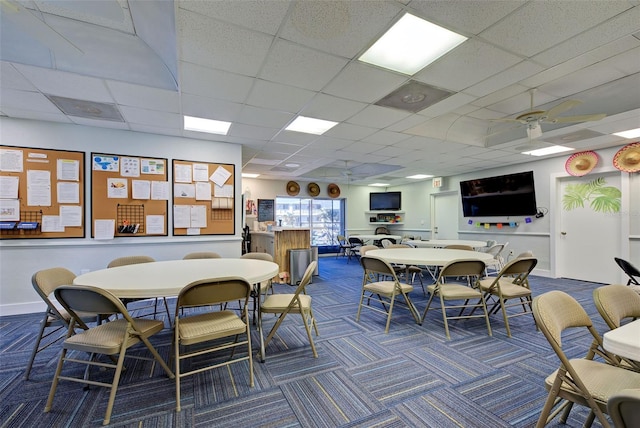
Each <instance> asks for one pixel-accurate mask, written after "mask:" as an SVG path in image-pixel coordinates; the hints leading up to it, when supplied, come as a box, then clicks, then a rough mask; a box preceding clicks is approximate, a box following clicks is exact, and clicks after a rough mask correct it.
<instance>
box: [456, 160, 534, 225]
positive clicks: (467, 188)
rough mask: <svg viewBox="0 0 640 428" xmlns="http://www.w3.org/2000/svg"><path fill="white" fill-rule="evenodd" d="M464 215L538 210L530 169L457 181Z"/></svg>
mask: <svg viewBox="0 0 640 428" xmlns="http://www.w3.org/2000/svg"><path fill="white" fill-rule="evenodd" d="M460 195H461V196H462V212H463V214H464V216H465V217H498V216H505V217H508V216H526V215H535V214H536V213H537V212H538V206H537V205H536V192H535V187H534V185H533V171H528V172H520V173H517V174H508V175H500V176H496V177H488V178H480V179H477V180H467V181H461V182H460Z"/></svg>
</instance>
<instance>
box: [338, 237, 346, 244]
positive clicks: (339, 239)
mask: <svg viewBox="0 0 640 428" xmlns="http://www.w3.org/2000/svg"><path fill="white" fill-rule="evenodd" d="M336 241H338V244H344V243H346V242H347V238H346V237H345V236H344V235H338V236H336Z"/></svg>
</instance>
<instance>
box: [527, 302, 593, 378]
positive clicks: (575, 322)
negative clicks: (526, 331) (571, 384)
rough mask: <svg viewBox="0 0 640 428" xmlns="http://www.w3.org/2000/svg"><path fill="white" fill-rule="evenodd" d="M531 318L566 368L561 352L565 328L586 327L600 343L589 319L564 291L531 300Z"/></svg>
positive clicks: (566, 362)
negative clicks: (532, 317)
mask: <svg viewBox="0 0 640 428" xmlns="http://www.w3.org/2000/svg"><path fill="white" fill-rule="evenodd" d="M533 316H534V319H535V320H536V324H537V325H538V328H539V329H540V331H542V333H543V334H544V335H545V337H546V338H547V341H548V342H549V344H550V345H551V347H552V348H553V350H554V351H555V353H556V354H557V355H558V357H559V358H560V361H562V363H563V364H564V365H565V367H567V364H568V363H569V360H568V359H567V357H566V356H565V354H564V352H563V351H562V332H563V331H564V330H566V329H567V328H574V327H586V328H588V329H589V331H591V334H592V335H594V337H596V338H598V343H600V344H601V343H602V340H601V339H600V337H599V335H598V333H597V332H596V331H595V330H594V329H593V323H592V322H591V318H589V315H587V312H586V311H585V310H584V308H583V307H582V306H581V305H580V303H578V301H577V300H576V299H574V298H573V297H571V296H570V295H569V294H567V293H565V292H564V291H559V290H553V291H548V292H546V293H544V294H541V295H539V296H536V297H535V298H534V299H533Z"/></svg>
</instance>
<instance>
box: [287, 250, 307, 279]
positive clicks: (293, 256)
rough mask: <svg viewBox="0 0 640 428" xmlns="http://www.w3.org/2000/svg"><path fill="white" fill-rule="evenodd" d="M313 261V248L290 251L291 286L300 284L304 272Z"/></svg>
mask: <svg viewBox="0 0 640 428" xmlns="http://www.w3.org/2000/svg"><path fill="white" fill-rule="evenodd" d="M312 260H313V250H312V249H311V248H304V249H299V250H289V285H298V284H300V281H302V277H303V276H304V272H305V271H306V270H307V267H308V266H309V264H310V263H311V261H312Z"/></svg>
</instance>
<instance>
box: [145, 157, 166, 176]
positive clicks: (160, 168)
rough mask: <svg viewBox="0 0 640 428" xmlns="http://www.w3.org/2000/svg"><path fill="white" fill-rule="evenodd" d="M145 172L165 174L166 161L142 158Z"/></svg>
mask: <svg viewBox="0 0 640 428" xmlns="http://www.w3.org/2000/svg"><path fill="white" fill-rule="evenodd" d="M140 162H141V164H142V173H143V174H158V175H163V174H164V161H162V160H157V159H141V160H140Z"/></svg>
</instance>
